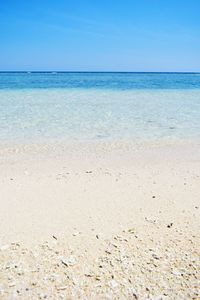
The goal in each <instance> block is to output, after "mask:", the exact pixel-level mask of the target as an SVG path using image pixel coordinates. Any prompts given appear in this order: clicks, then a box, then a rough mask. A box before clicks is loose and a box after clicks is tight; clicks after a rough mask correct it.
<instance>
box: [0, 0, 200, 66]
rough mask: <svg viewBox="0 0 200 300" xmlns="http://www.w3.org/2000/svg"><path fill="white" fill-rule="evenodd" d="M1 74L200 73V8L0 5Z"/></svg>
mask: <svg viewBox="0 0 200 300" xmlns="http://www.w3.org/2000/svg"><path fill="white" fill-rule="evenodd" d="M0 70H72V71H76V70H80V71H102V70H104V71H200V1H199V0H137V1H136V0H98V1H97V0H40V1H39V0H9V1H6V0H1V1H0Z"/></svg>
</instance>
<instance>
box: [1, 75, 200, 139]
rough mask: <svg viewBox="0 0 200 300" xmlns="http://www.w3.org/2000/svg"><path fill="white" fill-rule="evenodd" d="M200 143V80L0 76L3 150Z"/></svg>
mask: <svg viewBox="0 0 200 300" xmlns="http://www.w3.org/2000/svg"><path fill="white" fill-rule="evenodd" d="M199 137H200V73H131V72H130V73H126V72H114V73H112V72H0V143H5V142H12V143H15V142H22V143H26V142H43V141H50V140H51V141H55V142H56V141H74V140H76V141H77V140H78V141H88V140H94V141H96V140H106V141H107V140H112V139H115V140H123V139H132V140H136V141H147V140H160V139H167V140H170V139H172V140H174V139H188V138H189V139H191V138H199Z"/></svg>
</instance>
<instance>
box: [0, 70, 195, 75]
mask: <svg viewBox="0 0 200 300" xmlns="http://www.w3.org/2000/svg"><path fill="white" fill-rule="evenodd" d="M0 73H132V74H134V73H135V74H139V73H141V74H148V73H149V74H160V73H163V74H200V71H57V70H50V71H45V70H42V71H41V70H40V71H39V70H37V71H32V70H27V71H26V70H22V71H17V70H12V71H6V70H3V71H1V70H0Z"/></svg>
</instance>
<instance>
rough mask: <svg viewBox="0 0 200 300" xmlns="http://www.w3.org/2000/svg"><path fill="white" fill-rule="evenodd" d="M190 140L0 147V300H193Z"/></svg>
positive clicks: (196, 218) (196, 175)
mask: <svg viewBox="0 0 200 300" xmlns="http://www.w3.org/2000/svg"><path fill="white" fill-rule="evenodd" d="M199 146H200V142H199V141H198V140H194V141H193V140H191V141H188V140H186V141H174V142H172V141H170V142H161V141H157V142H147V143H143V144H135V143H134V142H131V141H117V142H106V143H105V142H98V143H97V142H87V143H80V142H77V143H76V142H73V143H68V144H57V145H55V144H53V143H52V144H51V143H49V144H37V145H36V144H35V145H33V144H29V145H13V146H11V145H5V146H2V147H1V149H0V168H1V171H0V201H1V209H0V228H1V239H0V265H1V267H0V295H1V299H46V298H47V299H200V290H199V286H200V281H199V280H200V275H199V274H200V272H199V271H200V250H199V249H200V240H199V232H200V231H199V229H200V197H199V195H200V168H199V166H200V151H199Z"/></svg>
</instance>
